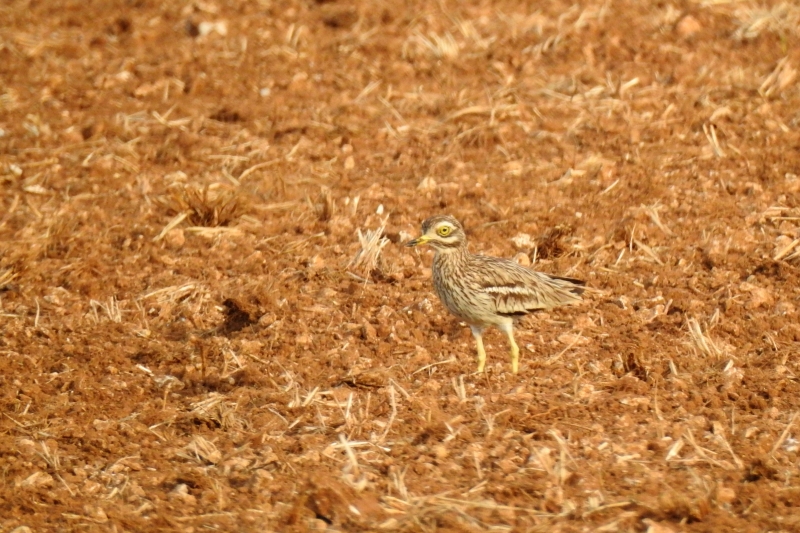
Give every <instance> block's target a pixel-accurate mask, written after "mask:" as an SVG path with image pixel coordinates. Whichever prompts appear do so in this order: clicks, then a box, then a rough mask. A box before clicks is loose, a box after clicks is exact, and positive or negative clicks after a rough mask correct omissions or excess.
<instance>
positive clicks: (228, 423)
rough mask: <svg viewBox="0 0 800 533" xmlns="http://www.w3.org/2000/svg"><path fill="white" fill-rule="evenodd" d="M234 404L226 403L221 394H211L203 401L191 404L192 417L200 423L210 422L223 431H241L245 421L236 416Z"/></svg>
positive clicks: (235, 405)
mask: <svg viewBox="0 0 800 533" xmlns="http://www.w3.org/2000/svg"><path fill="white" fill-rule="evenodd" d="M237 407H238V405H237V404H236V402H231V401H226V398H225V396H223V395H222V394H218V393H214V392H212V393H211V394H209V397H208V398H206V399H205V400H201V401H199V402H195V403H193V404H192V410H191V414H192V416H193V417H194V418H195V419H196V420H199V421H202V422H211V423H212V424H213V425H215V426H218V427H219V428H221V429H224V430H237V431H238V430H241V429H243V428H244V427H245V421H244V420H243V419H242V418H241V417H239V416H238V415H237V414H236V409H237Z"/></svg>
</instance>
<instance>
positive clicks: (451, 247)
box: [406, 215, 467, 252]
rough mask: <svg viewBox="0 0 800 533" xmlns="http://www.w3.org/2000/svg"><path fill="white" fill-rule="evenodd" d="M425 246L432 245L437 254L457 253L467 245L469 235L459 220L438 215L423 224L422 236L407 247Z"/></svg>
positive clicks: (407, 244)
mask: <svg viewBox="0 0 800 533" xmlns="http://www.w3.org/2000/svg"><path fill="white" fill-rule="evenodd" d="M423 244H428V245H430V246H431V247H432V248H434V249H435V250H436V251H437V252H448V251H455V250H459V249H461V248H464V247H465V246H466V245H467V235H466V233H464V227H463V226H462V225H461V223H460V222H459V221H458V220H456V219H455V218H453V217H451V216H449V215H437V216H433V217H430V218H429V219H427V220H426V221H425V222H423V223H422V235H420V236H419V237H417V238H416V239H414V240H413V241H408V242H407V243H406V246H420V245H423Z"/></svg>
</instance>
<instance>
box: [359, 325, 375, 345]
mask: <svg viewBox="0 0 800 533" xmlns="http://www.w3.org/2000/svg"><path fill="white" fill-rule="evenodd" d="M361 338H362V339H364V340H368V341H370V342H375V341H377V340H378V332H377V331H376V330H375V326H373V325H372V324H370V323H369V322H364V323H363V324H362V325H361Z"/></svg>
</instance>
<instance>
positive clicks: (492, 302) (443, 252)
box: [406, 215, 586, 374]
mask: <svg viewBox="0 0 800 533" xmlns="http://www.w3.org/2000/svg"><path fill="white" fill-rule="evenodd" d="M421 245H428V246H430V247H432V248H433V249H434V250H435V252H436V254H435V255H434V257H433V288H434V290H435V292H436V295H437V296H438V297H439V300H441V302H442V304H444V306H445V307H446V308H447V310H448V311H450V313H452V314H453V315H455V316H456V317H457V318H459V319H460V320H462V321H464V322H466V323H467V324H469V327H470V329H471V330H472V335H473V336H474V337H475V343H476V344H477V350H478V373H480V372H484V371H485V366H486V350H485V349H484V347H483V332H484V330H485V329H486V328H487V327H489V326H495V327H497V328H498V329H499V330H500V331H502V332H503V333H505V335H506V337H507V338H508V344H509V346H510V355H511V371H512V372H513V373H514V374H516V373H518V372H519V346H517V343H516V341H515V340H514V323H515V322H516V321H518V320H519V319H520V318H521V317H523V316H525V315H527V314H529V313H532V312H534V311H539V310H543V309H552V308H554V307H558V306H562V305H569V304H574V303H578V302H579V301H581V299H582V298H581V295H582V294H583V292H584V290H586V287H585V285H586V282H585V281H583V280H579V279H573V278H566V277H560V276H553V275H551V274H546V273H544V272H537V271H535V270H531V269H529V268H526V267H524V266H522V265H520V264H518V263H516V262H514V261H511V260H508V259H503V258H500V257H491V256H485V255H475V254H472V253H470V251H469V248H468V243H467V234H466V232H465V231H464V227H463V226H462V225H461V223H460V222H459V221H458V220H456V219H455V218H454V217H452V216H449V215H436V216H432V217H430V218H428V219H426V220H425V221H424V222H423V223H422V235H420V236H419V237H417V238H416V239H413V240H411V241H408V242H407V243H406V246H408V247H416V246H421Z"/></svg>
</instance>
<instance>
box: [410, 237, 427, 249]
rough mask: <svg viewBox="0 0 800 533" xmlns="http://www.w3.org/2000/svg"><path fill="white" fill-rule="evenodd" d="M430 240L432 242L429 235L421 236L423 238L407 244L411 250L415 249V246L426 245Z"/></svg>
mask: <svg viewBox="0 0 800 533" xmlns="http://www.w3.org/2000/svg"><path fill="white" fill-rule="evenodd" d="M430 240H431V238H430V237H428V236H427V235H421V236H419V237H417V238H416V239H414V240H412V241H408V242H407V243H406V246H408V247H409V248H413V247H414V246H419V245H421V244H425V243H427V242H428V241H430Z"/></svg>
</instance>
